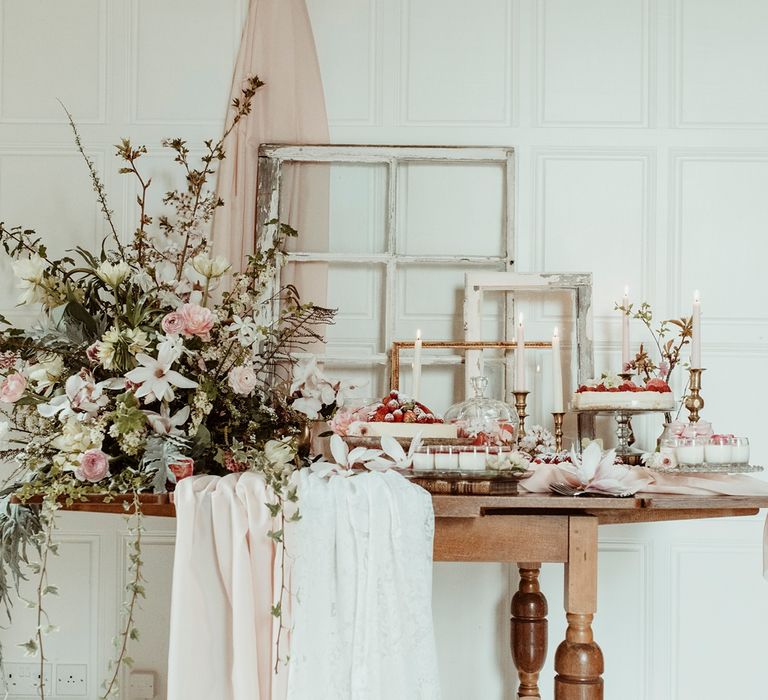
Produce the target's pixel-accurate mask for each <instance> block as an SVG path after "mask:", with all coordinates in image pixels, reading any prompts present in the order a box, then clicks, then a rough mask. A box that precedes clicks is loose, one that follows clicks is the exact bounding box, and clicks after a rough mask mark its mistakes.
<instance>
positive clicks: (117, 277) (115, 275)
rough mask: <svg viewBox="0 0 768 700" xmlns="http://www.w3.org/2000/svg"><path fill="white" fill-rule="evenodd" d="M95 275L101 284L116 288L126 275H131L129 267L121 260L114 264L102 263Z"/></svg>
mask: <svg viewBox="0 0 768 700" xmlns="http://www.w3.org/2000/svg"><path fill="white" fill-rule="evenodd" d="M96 274H97V275H98V276H99V279H101V281H102V282H104V283H105V284H108V285H109V286H110V287H117V286H118V285H119V284H120V283H121V282H122V281H123V280H124V279H125V278H126V277H128V275H130V274H131V266H130V265H129V264H128V263H127V262H125V260H121V261H120V262H118V263H116V264H114V265H113V264H112V263H110V262H103V263H101V265H99V266H98V267H97V268H96Z"/></svg>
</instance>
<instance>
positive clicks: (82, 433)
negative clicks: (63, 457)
mask: <svg viewBox="0 0 768 700" xmlns="http://www.w3.org/2000/svg"><path fill="white" fill-rule="evenodd" d="M103 439H104V436H103V434H102V433H100V432H99V431H98V430H97V429H94V428H93V427H92V426H90V425H87V424H86V423H84V422H81V421H79V420H77V418H75V417H74V416H70V418H69V419H68V420H67V421H66V422H65V423H64V424H63V426H62V429H61V434H60V435H58V436H57V437H56V438H55V439H54V440H53V446H54V447H55V448H56V449H57V450H59V452H66V453H75V454H78V455H79V454H82V453H83V452H85V451H87V450H91V449H100V448H101V443H102V441H103Z"/></svg>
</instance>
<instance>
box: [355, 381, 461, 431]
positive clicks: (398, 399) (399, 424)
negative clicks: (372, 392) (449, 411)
mask: <svg viewBox="0 0 768 700" xmlns="http://www.w3.org/2000/svg"><path fill="white" fill-rule="evenodd" d="M365 417H366V418H367V420H359V421H355V422H354V423H351V424H350V426H349V428H348V429H347V435H350V436H354V437H382V436H384V435H390V436H392V437H396V438H413V437H415V436H416V434H417V433H421V436H422V437H423V438H438V439H454V438H456V437H458V429H457V428H456V426H455V425H452V424H447V423H443V419H442V418H440V417H438V416H436V415H435V414H434V413H432V411H430V410H429V409H428V408H427V407H426V406H425V405H424V404H422V403H419V402H418V401H415V400H414V399H411V398H408V397H406V396H403V395H402V394H400V393H399V392H397V391H391V392H390V393H389V394H388V395H387V396H385V397H384V398H383V399H382V400H381V401H379V402H378V403H376V404H374V405H372V406H369V407H368V409H367V411H366V416H365Z"/></svg>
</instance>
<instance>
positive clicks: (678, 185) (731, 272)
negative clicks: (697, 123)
mask: <svg viewBox="0 0 768 700" xmlns="http://www.w3.org/2000/svg"><path fill="white" fill-rule="evenodd" d="M669 171H670V207H669V217H670V220H669V232H670V233H669V238H668V243H667V256H668V261H669V262H668V268H667V272H668V287H669V289H670V295H671V297H672V298H673V299H675V300H676V305H677V306H678V307H680V308H685V307H686V306H687V305H689V303H690V302H689V300H690V298H691V296H689V295H692V291H693V290H694V289H699V290H700V291H701V293H702V295H703V298H704V299H706V298H709V300H710V301H708V302H707V307H708V313H707V314H706V317H705V319H704V324H705V326H708V327H709V329H708V330H707V331H706V333H707V334H708V335H709V337H710V338H712V339H713V340H714V341H715V342H726V341H727V340H729V338H730V339H733V340H736V339H737V338H738V339H739V341H743V342H755V341H757V340H758V339H760V338H764V334H765V332H766V326H767V325H768V315H767V314H766V313H765V308H764V304H763V303H762V300H761V299H760V296H759V295H755V294H754V293H752V291H751V290H752V281H753V280H756V279H760V278H762V277H763V276H764V267H763V260H764V257H765V255H766V254H768V239H766V237H765V234H764V232H765V230H766V226H768V200H766V198H765V196H764V193H765V191H766V190H765V188H766V187H768V150H767V149H764V148H763V149H751V150H749V151H746V150H741V149H738V150H728V149H717V148H706V149H705V148H696V149H674V150H672V151H671V152H670V155H669ZM720 237H722V239H723V241H726V240H727V244H726V245H725V247H724V248H723V251H722V252H723V254H722V255H717V256H713V255H711V250H710V249H708V248H707V246H706V245H702V241H706V240H716V239H718V238H720ZM734 299H739V303H738V304H735V303H733V300H734ZM713 326H717V328H718V329H719V330H720V331H722V335H716V336H712V335H711V333H712V331H711V329H712V327H713ZM726 329H728V330H727V331H726ZM734 331H737V332H738V333H739V335H738V336H733V335H732V333H733V332H734ZM716 332H717V331H716Z"/></svg>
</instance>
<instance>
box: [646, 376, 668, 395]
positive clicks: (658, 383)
mask: <svg viewBox="0 0 768 700" xmlns="http://www.w3.org/2000/svg"><path fill="white" fill-rule="evenodd" d="M645 390H646V391H658V392H659V393H660V394H668V393H670V392H671V391H672V389H670V388H669V384H667V383H666V382H665V381H664V380H663V379H650V380H649V381H648V382H647V383H646V385H645Z"/></svg>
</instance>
